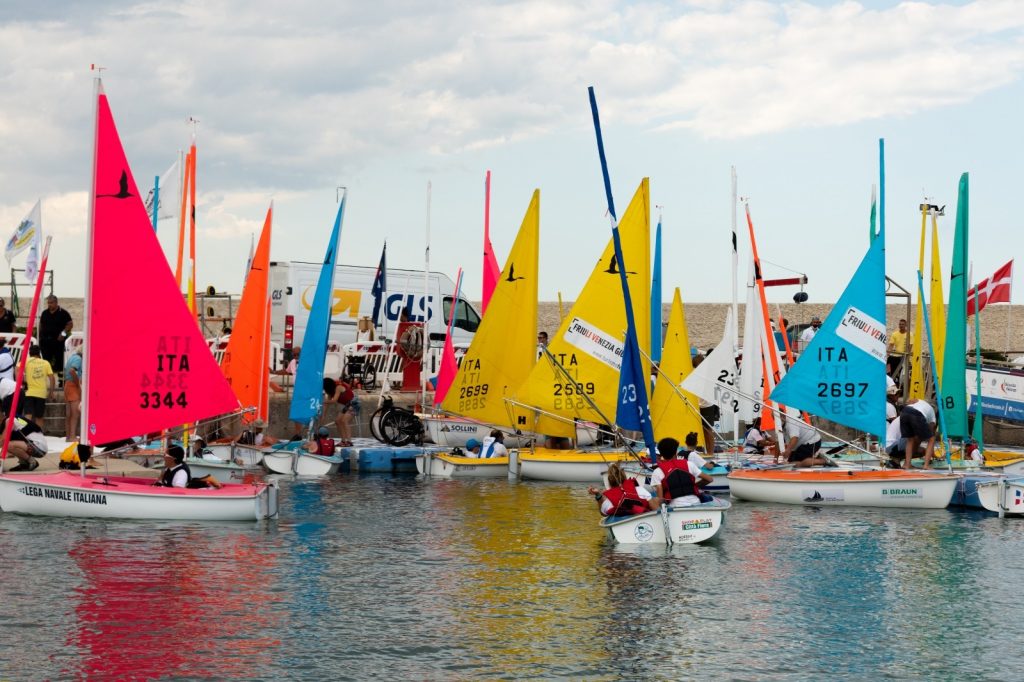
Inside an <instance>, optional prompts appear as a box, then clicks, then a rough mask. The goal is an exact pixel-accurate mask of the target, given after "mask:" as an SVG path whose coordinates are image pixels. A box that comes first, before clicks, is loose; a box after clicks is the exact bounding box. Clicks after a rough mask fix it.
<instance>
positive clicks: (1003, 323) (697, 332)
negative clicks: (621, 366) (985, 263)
mask: <svg viewBox="0 0 1024 682" xmlns="http://www.w3.org/2000/svg"><path fill="white" fill-rule="evenodd" d="M562 307H563V309H564V311H565V314H568V313H569V308H571V307H572V303H571V302H566V303H563V306H562ZM730 307H731V306H730V304H728V303H691V304H686V303H684V304H683V311H684V313H685V314H686V327H687V331H688V333H689V336H690V344H691V345H693V346H696V347H697V348H699V349H701V350H702V351H707V350H708V349H710V348H714V347H715V346H716V345H718V342H719V341H721V340H722V332H723V330H724V328H725V316H726V312H727V311H728V310H729V308H730ZM780 307H781V309H782V316H783V317H785V318H786V319H787V320H788V321H789V324H791V325H794V324H808V323H810V321H811V318H812V317H813V316H815V315H817V316H818V317H820V318H821V319H822V320H824V319H825V318H826V317H827V316H828V314H829V313H830V312H831V311H832V307H833V304H831V303H801V304H799V305H797V304H795V303H783V304H781V305H780ZM669 308H670V306H669V305H668V304H666V305H665V306H663V310H662V315H661V319H662V321H663V322H667V321H668V315H669ZM769 308H770V309H771V314H772V317H773V318H776V317H778V310H777V308H776V307H775V304H774V303H772V304H769ZM745 309H746V305H744V304H742V303H741V304H740V306H739V319H740V334H741V335H742V333H743V328H742V327H743V317H744V315H745ZM886 317H887V319H886V327H887V329H888V330H889V332H892V331H894V330H895V329H896V328H897V323H898V322H899V320H900V319H901V318H906V319H907V321H908V323H909V326H910V327H911V328H912V327H913V324H914V308H913V307H911V308H910V311H909V315H908V311H907V306H906V305H905V304H902V305H900V304H891V303H890V304H889V305H887V306H886ZM537 318H538V319H537V323H538V326H537V328H538V329H540V330H544V331H547V332H548V334H554V333H555V331H556V330H557V329H558V324H559V321H560V320H561V316H560V315H559V312H558V303H549V302H544V303H541V304H540V307H539V310H538V314H537ZM972 319H973V318H972ZM1008 321H1009V323H1010V330H1009V336H1010V348H1009V350H1011V351H1017V352H1018V353H1024V306H1019V305H1014V306H1009V305H1005V304H1002V305H992V306H988V307H986V308H985V309H984V310H982V311H981V346H982V348H991V349H993V350H998V351H1005V350H1007V346H1006V338H1007V322H1008ZM609 331H610V330H609ZM973 339H974V335H973V331H972V333H971V343H970V344H969V345H970V346H972V347H973V343H974V342H973Z"/></svg>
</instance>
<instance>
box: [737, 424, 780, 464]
mask: <svg viewBox="0 0 1024 682" xmlns="http://www.w3.org/2000/svg"><path fill="white" fill-rule="evenodd" d="M743 452H744V453H745V454H748V455H775V456H776V457H778V454H779V444H778V443H776V442H775V438H774V436H772V435H771V434H770V433H765V432H764V431H762V430H761V418H760V417H754V421H752V422H751V423H750V428H749V429H747V434H746V435H745V436H744V437H743Z"/></svg>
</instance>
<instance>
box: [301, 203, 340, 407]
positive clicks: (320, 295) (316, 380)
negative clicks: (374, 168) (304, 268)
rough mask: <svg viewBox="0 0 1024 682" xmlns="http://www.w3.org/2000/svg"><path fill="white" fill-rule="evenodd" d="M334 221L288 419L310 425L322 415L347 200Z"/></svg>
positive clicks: (318, 281) (317, 283)
mask: <svg viewBox="0 0 1024 682" xmlns="http://www.w3.org/2000/svg"><path fill="white" fill-rule="evenodd" d="M346 198H347V193H344V194H342V195H341V205H339V206H338V215H337V216H336V217H335V219H334V230H332V231H331V240H330V241H329V242H328V243H327V255H325V256H324V264H323V266H321V268H320V277H319V279H317V282H316V293H315V294H314V295H313V306H312V307H311V308H310V310H309V322H307V324H306V333H305V335H304V336H303V337H302V353H301V355H299V366H298V367H297V368H296V369H295V389H294V392H293V393H292V404H291V408H290V409H289V411H288V418H289V419H291V420H292V421H294V422H298V423H300V424H308V423H309V422H310V420H312V419H315V418H316V417H317V415H319V414H320V408H321V407H322V406H323V394H324V389H323V385H324V360H325V358H326V357H327V336H328V334H329V333H330V329H331V303H332V300H333V299H334V272H335V270H336V269H337V268H336V266H337V263H338V241H339V240H340V239H341V220H342V218H343V217H344V215H345V199H346Z"/></svg>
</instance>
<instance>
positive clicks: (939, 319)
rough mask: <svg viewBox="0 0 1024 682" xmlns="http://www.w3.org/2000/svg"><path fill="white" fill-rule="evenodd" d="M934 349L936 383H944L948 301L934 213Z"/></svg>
mask: <svg viewBox="0 0 1024 682" xmlns="http://www.w3.org/2000/svg"><path fill="white" fill-rule="evenodd" d="M931 297H932V301H931V316H930V317H929V320H928V321H929V322H931V332H932V349H933V350H934V352H935V371H936V373H937V374H938V376H936V377H935V381H936V382H939V383H940V384H941V382H942V357H943V350H944V349H945V348H946V301H945V297H944V296H943V295H942V261H941V260H940V259H939V221H938V218H937V217H936V216H935V213H934V212H933V213H932V289H931Z"/></svg>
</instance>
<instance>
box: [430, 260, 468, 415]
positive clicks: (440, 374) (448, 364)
mask: <svg viewBox="0 0 1024 682" xmlns="http://www.w3.org/2000/svg"><path fill="white" fill-rule="evenodd" d="M461 288H462V268H459V274H457V275H456V276H455V300H456V301H457V300H459V292H460V290H461ZM452 310H453V311H454V310H455V308H454V307H453V308H452ZM453 322H455V314H454V312H453V314H452V316H451V318H450V319H449V320H448V333H447V334H446V335H445V337H444V349H443V350H442V351H441V367H440V369H439V370H438V371H437V386H435V387H434V404H435V405H440V404H441V402H442V401H444V397H445V396H446V395H448V389H449V388H451V387H452V382H453V381H455V375H456V374H457V373H458V371H459V365H458V363H457V362H455V346H454V345H452V323H453Z"/></svg>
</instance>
